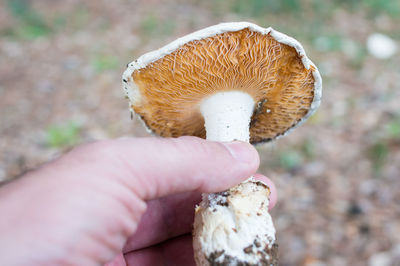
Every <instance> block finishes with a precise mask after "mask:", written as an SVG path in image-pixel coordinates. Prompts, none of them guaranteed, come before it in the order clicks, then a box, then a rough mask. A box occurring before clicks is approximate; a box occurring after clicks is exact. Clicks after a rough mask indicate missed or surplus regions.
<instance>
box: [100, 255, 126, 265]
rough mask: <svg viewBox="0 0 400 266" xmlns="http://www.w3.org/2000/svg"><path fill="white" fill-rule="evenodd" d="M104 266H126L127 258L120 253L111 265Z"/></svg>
mask: <svg viewBox="0 0 400 266" xmlns="http://www.w3.org/2000/svg"><path fill="white" fill-rule="evenodd" d="M104 266H126V262H125V258H124V254H123V253H118V255H117V256H116V257H115V258H114V259H113V260H112V261H110V262H109V263H106V264H105V265H104Z"/></svg>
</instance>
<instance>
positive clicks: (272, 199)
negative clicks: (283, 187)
mask: <svg viewBox="0 0 400 266" xmlns="http://www.w3.org/2000/svg"><path fill="white" fill-rule="evenodd" d="M254 178H255V179H256V180H260V181H262V182H264V183H265V184H266V185H267V186H268V187H269V189H270V192H271V194H270V196H269V205H268V209H269V210H271V209H272V208H273V207H274V206H275V204H276V202H277V200H278V193H277V190H276V187H275V184H274V183H273V182H272V181H271V179H269V178H268V177H266V176H263V175H261V174H255V175H254Z"/></svg>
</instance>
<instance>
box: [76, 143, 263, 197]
mask: <svg viewBox="0 0 400 266" xmlns="http://www.w3.org/2000/svg"><path fill="white" fill-rule="evenodd" d="M82 149H83V150H82ZM74 153H79V154H80V156H78V157H82V156H84V157H85V158H79V159H78V160H79V162H80V164H81V163H82V161H85V160H92V161H93V160H94V162H93V163H95V164H97V165H100V164H101V165H103V167H102V171H103V175H104V171H107V170H106V169H104V168H105V167H107V166H108V167H110V168H111V169H109V170H112V172H113V174H112V177H113V178H117V179H118V180H119V181H120V182H123V183H124V184H125V185H126V186H128V187H129V188H130V189H132V190H133V191H134V192H135V194H137V195H138V196H139V198H141V199H143V200H149V199H154V198H158V197H162V196H165V195H169V194H174V193H179V192H184V191H193V190H198V191H201V192H216V191H221V190H224V189H227V188H229V187H231V186H233V185H235V184H237V183H239V182H241V181H243V180H245V179H246V178H248V177H249V176H250V175H252V174H253V173H255V171H256V170H257V168H258V165H259V156H258V153H257V151H256V150H255V149H254V148H253V147H252V146H251V145H250V144H248V143H244V142H238V141H236V142H230V143H218V142H211V141H206V140H203V139H200V138H196V137H181V138H176V139H161V138H141V139H134V138H124V139H117V140H110V141H104V142H100V143H93V144H89V145H86V146H84V147H83V148H80V149H77V150H76V151H75V152H72V154H71V155H73V154H74ZM75 157H77V156H75ZM99 160H100V161H103V162H102V163H101V162H99ZM88 165H90V163H89V164H88Z"/></svg>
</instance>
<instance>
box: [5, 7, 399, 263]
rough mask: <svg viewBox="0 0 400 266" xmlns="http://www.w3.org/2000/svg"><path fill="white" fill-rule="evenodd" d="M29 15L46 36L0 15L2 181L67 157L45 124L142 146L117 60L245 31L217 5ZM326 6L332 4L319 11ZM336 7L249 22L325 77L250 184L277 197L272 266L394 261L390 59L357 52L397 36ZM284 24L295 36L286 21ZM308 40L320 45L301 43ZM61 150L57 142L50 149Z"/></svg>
mask: <svg viewBox="0 0 400 266" xmlns="http://www.w3.org/2000/svg"><path fill="white" fill-rule="evenodd" d="M14 2H19V1H14ZM30 2H31V3H33V5H34V6H33V8H34V10H36V12H37V13H38V14H40V15H41V16H42V17H43V19H42V21H45V22H46V23H50V24H51V25H52V27H51V32H50V31H49V29H44V30H40V31H39V30H38V31H37V30H35V29H37V28H38V27H39V28H40V27H41V26H40V25H41V24H40V23H38V24H36V26H35V28H33V27H26V25H25V24H24V23H25V22H24V21H21V20H20V18H15V17H14V16H13V15H12V13H11V12H10V11H9V7H6V6H5V5H4V4H3V3H2V4H0V22H1V23H0V28H1V30H0V34H1V41H0V53H1V58H2V59H3V58H4V60H0V113H1V114H2V115H1V118H0V120H1V122H0V135H1V138H0V151H1V153H0V177H1V178H3V179H5V178H10V177H13V176H16V175H18V174H19V173H21V172H22V171H24V170H26V169H30V168H32V167H35V166H36V165H38V164H39V163H41V162H44V161H46V160H48V159H50V158H53V157H54V156H56V155H57V154H58V153H60V152H62V151H64V150H66V149H68V147H65V146H64V145H61V144H60V145H61V146H57V147H54V146H50V145H49V143H48V142H47V138H46V136H48V134H52V133H51V132H49V131H48V129H49V128H52V126H53V125H55V126H56V128H65V127H68V126H69V121H74V123H72V124H78V125H79V131H77V132H76V133H74V134H72V136H76V137H77V142H78V143H79V142H86V141H89V140H92V139H100V138H108V137H120V136H122V135H124V136H131V135H135V136H148V135H147V133H146V132H145V130H144V129H142V126H141V125H140V123H139V122H137V121H136V120H134V121H133V122H132V121H131V120H130V117H129V114H127V112H126V110H127V104H126V101H125V100H124V99H122V97H121V90H120V83H119V80H120V74H121V72H122V71H123V70H124V69H125V64H126V63H128V61H127V60H126V59H127V58H129V59H130V58H134V57H135V56H138V55H140V54H143V53H144V52H147V51H150V50H153V49H156V48H158V47H160V45H163V44H166V43H167V42H168V41H172V40H173V39H175V38H176V37H179V36H182V35H183V34H186V33H189V32H192V31H193V30H196V29H200V28H203V27H205V26H209V25H212V24H216V23H219V22H221V21H232V20H249V16H250V15H252V14H253V12H255V11H253V9H252V7H253V3H255V2H257V1H249V5H248V6H240V5H238V4H236V2H238V1H224V4H221V5H232V8H227V9H224V10H223V12H222V13H221V12H220V11H219V10H218V8H220V7H216V6H214V5H212V4H211V2H209V1H201V3H200V4H199V3H194V2H192V1H189V2H187V3H186V4H182V3H181V2H179V3H178V1H168V3H160V2H158V1H155V2H153V1H146V2H143V3H140V4H138V3H136V2H131V3H126V2H125V1H112V2H93V3H91V2H89V1H87V3H85V5H84V6H82V5H81V4H79V3H78V2H77V1H71V0H65V1H30ZM280 2H281V3H286V2H285V1H280ZM292 2H293V3H303V2H300V1H292ZM328 2H329V3H335V2H336V1H325V2H323V3H322V2H321V3H320V4H321V5H328ZM360 2H362V3H364V2H365V3H366V2H371V3H372V2H376V1H360ZM392 2H393V1H385V3H392ZM263 3H264V2H263ZM265 3H266V4H268V3H269V1H265ZM304 3H305V6H307V3H306V2H304ZM393 3H394V2H393ZM267 7H270V6H267ZM347 7H348V6H347V5H346V6H344V7H343V6H338V7H333V8H331V9H329V8H327V9H323V10H320V11H319V12H315V10H308V12H305V13H304V14H307V16H305V15H301V14H299V13H295V14H293V13H291V12H292V11H290V10H289V7H288V5H286V4H285V5H283V6H280V7H277V6H274V7H273V8H270V9H271V10H272V11H273V12H277V13H276V14H273V13H266V10H265V9H263V6H261V8H260V7H258V8H256V9H254V10H259V11H257V12H256V13H257V14H259V13H260V14H261V15H260V16H261V18H259V17H255V18H256V19H257V21H256V22H258V24H260V25H264V26H274V27H275V28H276V29H277V30H281V31H283V32H286V33H288V34H289V35H293V36H294V37H296V38H297V39H299V40H300V41H301V42H302V44H303V45H305V46H306V50H307V51H308V53H309V55H310V57H311V58H312V59H313V60H314V61H315V62H316V63H318V66H319V68H320V70H321V72H322V75H323V76H324V88H325V91H324V101H323V104H322V105H321V108H320V110H319V111H318V113H317V114H316V115H315V116H313V117H312V118H311V120H310V121H309V122H308V123H307V124H306V125H304V126H302V127H300V128H299V129H298V130H296V131H295V132H293V134H291V135H290V138H286V139H282V140H279V141H278V142H276V143H275V144H272V145H271V146H269V147H267V148H262V147H259V149H260V154H261V159H262V164H261V168H260V172H261V173H264V174H267V175H268V176H270V177H271V178H272V179H273V180H274V182H275V183H276V184H277V186H278V191H279V201H278V205H277V207H276V208H275V209H274V210H273V211H272V215H273V216H274V217H276V218H278V219H277V220H276V222H275V225H276V229H277V231H278V237H279V246H280V247H279V248H280V251H279V252H280V256H279V257H280V261H281V264H282V265H312V264H314V265H315V264H320V265H367V264H368V263H369V262H370V263H372V264H371V265H374V264H373V263H376V262H377V261H386V262H387V263H388V265H396V262H397V261H398V260H396V258H397V259H398V250H399V245H398V243H400V239H399V236H400V232H399V230H400V219H399V217H400V211H399V208H398V201H399V199H400V189H399V188H400V183H399V182H400V180H399V178H398V176H399V173H400V170H399V166H400V145H399V138H398V135H399V133H398V132H399V130H398V128H399V127H400V126H399V125H400V120H399V116H398V115H399V114H398V110H400V106H399V104H400V103H399V101H398V100H397V99H398V98H399V97H400V95H399V92H400V88H399V85H398V83H397V81H398V80H399V78H400V77H399V73H398V68H397V65H396V64H395V63H396V62H398V61H399V54H398V53H397V54H396V55H395V56H394V57H393V58H392V59H389V60H385V61H381V60H379V59H376V58H374V57H372V56H369V55H368V54H366V49H365V41H366V40H367V39H368V36H369V35H370V34H371V33H373V32H383V33H385V34H389V35H391V37H392V38H394V39H395V40H397V44H398V37H396V36H400V35H399V28H398V25H400V24H399V21H398V19H396V18H394V17H392V16H391V15H390V14H387V13H379V14H377V15H376V16H373V15H374V14H373V13H372V14H371V13H370V11H371V10H370V9H368V10H367V9H365V8H364V9H359V8H353V9H352V10H353V11H346V9H348V10H351V8H347ZM277 8H278V10H277ZM301 9H303V7H302V8H297V9H296V10H301ZM377 9H378V8H377ZM158 10H162V12H161V11H160V12H159V11H158ZM227 10H232V11H229V12H227ZM272 11H271V12H272ZM305 11H307V10H305ZM326 12H331V13H328V14H327V13H326ZM376 12H378V11H376ZM391 12H395V9H393V11H391ZM257 14H256V15H257ZM296 16H297V17H298V16H300V17H302V18H303V19H302V23H298V21H297V22H296V21H294V19H295V18H296ZM318 16H322V17H323V19H322V18H320V17H318ZM67 17H68V18H71V19H68V20H67V19H66V18H67ZM72 18H73V19H72ZM171 18H175V20H171ZM232 18H234V19H232ZM236 18H237V19H236ZM319 19H320V20H319ZM171 21H172V22H171ZM315 21H317V23H315ZM44 32H46V34H44ZM311 32H317V33H318V34H317V35H311V36H309V35H308V34H311ZM128 33H129V34H128ZM26 38H28V39H26ZM30 38H33V39H30ZM116 40H118V41H116ZM27 62H29V63H27ZM32 62H35V63H34V64H32ZM115 62H116V63H115ZM27 96H29V97H27ZM99 106H101V108H99ZM73 138H75V137H71V135H69V136H63V137H62V138H61V139H62V141H58V142H57V143H68V142H69V141H70V140H71V139H73ZM293 199H295V200H293ZM285 254H290V256H285Z"/></svg>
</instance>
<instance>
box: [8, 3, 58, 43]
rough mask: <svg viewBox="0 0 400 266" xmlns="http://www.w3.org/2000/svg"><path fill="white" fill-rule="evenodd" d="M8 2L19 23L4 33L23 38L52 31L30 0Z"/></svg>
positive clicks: (47, 33)
mask: <svg viewBox="0 0 400 266" xmlns="http://www.w3.org/2000/svg"><path fill="white" fill-rule="evenodd" d="M6 4H7V5H6V7H7V9H8V11H9V12H10V13H11V14H12V15H13V17H14V18H15V19H16V20H17V21H18V23H17V25H16V26H15V27H13V28H10V29H7V30H5V31H3V34H6V35H8V36H10V37H15V38H21V39H35V38H38V37H41V36H46V35H49V34H50V33H51V32H52V29H51V28H50V26H48V25H47V24H46V22H45V20H44V19H43V17H42V16H41V15H40V14H39V13H37V12H36V11H35V10H33V9H32V7H31V6H30V2H29V1H27V0H7V3H6Z"/></svg>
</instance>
